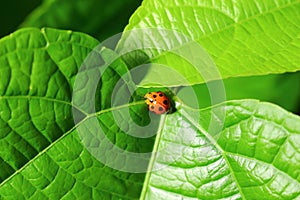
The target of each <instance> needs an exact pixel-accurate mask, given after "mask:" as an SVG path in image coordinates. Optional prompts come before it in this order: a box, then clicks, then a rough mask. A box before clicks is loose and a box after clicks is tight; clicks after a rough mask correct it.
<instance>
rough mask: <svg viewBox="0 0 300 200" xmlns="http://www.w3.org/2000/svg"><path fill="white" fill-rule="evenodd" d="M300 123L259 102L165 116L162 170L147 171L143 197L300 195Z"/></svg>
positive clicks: (185, 109) (184, 110)
mask: <svg viewBox="0 0 300 200" xmlns="http://www.w3.org/2000/svg"><path fill="white" fill-rule="evenodd" d="M195 116H198V118H197V117H195ZM174 121H176V125H175V126H174ZM299 123H300V120H299V117H298V116H295V115H293V114H291V113H288V112H286V111H284V110H283V109H281V108H279V107H277V106H275V105H272V104H269V103H260V102H258V101H254V100H239V101H228V102H226V104H220V105H216V106H214V107H211V108H207V109H203V110H201V111H200V113H199V110H191V109H190V108H188V107H185V106H183V108H182V109H180V110H179V112H178V113H176V114H173V115H168V116H167V117H166V121H165V125H164V128H163V131H162V133H161V134H160V135H159V137H158V138H159V141H157V142H158V145H157V149H155V151H157V152H159V154H157V156H156V157H155V158H154V159H153V160H152V162H151V166H152V169H157V168H160V170H157V171H152V172H150V173H148V175H147V177H146V181H145V185H144V189H143V193H142V198H141V199H298V198H299V197H300V176H299V175H300V171H299V169H300V162H299V158H300V151H299V146H300V129H299V127H300V124H299ZM183 127H184V128H183Z"/></svg>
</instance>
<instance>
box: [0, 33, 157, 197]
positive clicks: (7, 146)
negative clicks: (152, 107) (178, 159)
mask: <svg viewBox="0 0 300 200" xmlns="http://www.w3.org/2000/svg"><path fill="white" fill-rule="evenodd" d="M97 45H98V41H97V40H95V39H93V38H91V37H89V36H87V35H85V34H81V33H75V32H71V31H60V30H54V29H42V30H39V29H34V28H30V29H24V30H20V31H17V32H15V33H13V34H12V35H10V36H7V37H5V38H3V39H2V40H1V41H0V104H1V106H0V108H1V110H0V136H1V137H0V144H1V150H0V171H1V173H0V182H1V183H0V197H1V199H2V198H4V199H28V198H33V199H45V198H46V199H47V198H48V199H61V198H65V199H76V198H81V199H91V198H94V199H110V198H122V199H126V198H127V199H132V198H138V196H139V193H140V191H141V187H142V182H143V179H144V174H143V173H139V174H137V173H135V174H132V173H128V172H123V171H118V170H115V169H112V168H109V167H106V165H104V164H103V163H101V162H99V160H97V159H96V158H95V157H94V156H92V155H91V153H94V152H93V151H92V149H93V148H96V147H97V146H98V145H99V146H100V147H101V146H102V145H105V143H104V144H103V143H102V142H101V140H100V141H98V140H97V139H99V138H92V136H93V135H94V134H95V131H94V132H93V129H92V131H89V129H88V128H92V127H87V129H86V130H85V129H84V128H85V127H86V126H85V124H87V123H88V122H89V121H90V120H91V119H95V116H97V117H98V118H97V120H99V126H100V127H101V128H102V130H104V133H105V134H106V135H105V136H107V138H109V140H110V141H111V142H112V143H113V144H114V145H116V146H118V147H119V148H121V149H126V150H129V151H132V152H134V151H141V152H151V149H152V145H151V144H152V143H153V138H150V139H148V138H145V139H143V138H141V139H136V138H134V137H132V136H129V135H127V134H125V133H124V132H123V131H122V130H121V129H120V128H118V126H116V125H114V123H115V122H114V120H113V117H112V114H111V112H112V110H111V109H110V107H111V106H110V98H109V97H110V96H112V88H114V84H116V82H117V81H118V80H119V79H120V77H121V75H122V74H124V73H126V72H127V67H126V65H124V64H123V62H122V61H120V60H115V61H114V62H113V63H111V64H110V65H109V66H106V65H105V64H104V63H107V62H109V61H107V60H110V59H112V58H114V56H115V54H114V53H113V52H112V51H110V50H108V49H105V48H100V49H97V48H95V47H96V46H97ZM94 48H95V49H94ZM86 58H87V59H86ZM89 58H90V59H89ZM85 59H86V60H85ZM105 66H106V67H107V68H106V70H105V71H103V70H102V69H103V67H105ZM95 69H96V70H95ZM90 72H92V74H93V75H99V76H100V72H102V74H101V79H100V80H97V79H95V80H96V83H95V80H94V82H92V81H93V80H92V79H87V78H89V76H90V75H91V73H90ZM78 74H86V75H88V76H81V78H85V79H82V80H76V76H77V75H78ZM92 78H95V76H94V77H92ZM98 78H99V77H98ZM98 82H99V83H98ZM83 83H84V85H82V84H83ZM92 83H93V84H94V87H95V88H96V89H98V90H97V92H95V93H94V94H92V96H88V95H89V93H88V92H89V91H90V88H91V87H90V86H91V84H92ZM75 86H76V87H75ZM74 87H75V88H74ZM74 93H76V95H75V94H74ZM72 96H73V97H72ZM74 97H75V98H74ZM93 98H94V101H92V99H93ZM93 103H94V104H93ZM127 107H130V106H129V105H128V106H127ZM137 108H141V107H140V106H137ZM137 108H132V109H131V110H132V112H131V116H132V119H133V120H135V121H139V123H140V124H147V123H148V121H149V119H148V118H141V116H140V115H141V113H140V112H139V111H138V110H136V109H137ZM145 108H146V105H144V106H143V110H144V111H147V110H146V109H145ZM116 109H117V108H116ZM74 120H75V122H76V123H77V125H75V123H74ZM154 128H155V127H154ZM79 130H80V131H79ZM89 133H91V134H89ZM154 133H155V131H154ZM91 138H92V139H93V140H92V141H90V140H89V139H91ZM96 149H97V148H96ZM98 153H99V152H98ZM102 156H103V155H102ZM146 163H147V159H145V165H146ZM143 167H145V166H143ZM127 171H128V170H127ZM112 185H113V187H112Z"/></svg>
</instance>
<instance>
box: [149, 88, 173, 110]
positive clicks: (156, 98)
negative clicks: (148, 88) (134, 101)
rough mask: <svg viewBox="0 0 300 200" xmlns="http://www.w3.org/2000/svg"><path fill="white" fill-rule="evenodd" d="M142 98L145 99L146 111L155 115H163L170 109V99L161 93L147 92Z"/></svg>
mask: <svg viewBox="0 0 300 200" xmlns="http://www.w3.org/2000/svg"><path fill="white" fill-rule="evenodd" d="M144 98H146V104H147V105H148V109H149V110H150V111H152V112H154V113H155V114H158V115H160V114H164V113H166V112H168V111H169V109H170V106H171V104H170V99H169V98H168V97H167V96H166V95H165V94H164V93H163V92H160V91H159V92H149V93H147V94H146V95H145V96H144Z"/></svg>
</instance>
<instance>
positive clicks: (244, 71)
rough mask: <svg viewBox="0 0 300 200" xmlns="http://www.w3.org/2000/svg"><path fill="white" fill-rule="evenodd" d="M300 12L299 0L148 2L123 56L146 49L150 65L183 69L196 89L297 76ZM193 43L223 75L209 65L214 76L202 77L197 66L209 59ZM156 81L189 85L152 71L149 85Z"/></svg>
mask: <svg viewBox="0 0 300 200" xmlns="http://www.w3.org/2000/svg"><path fill="white" fill-rule="evenodd" d="M299 9H300V2H299V1H298V0H279V1H255V0H251V1H249V0H242V1H230V0H226V1H219V2H216V1H211V0H207V1H189V0H179V1H174V0H166V1H165V0H157V1H151V0H145V1H144V2H143V4H142V6H141V7H140V8H139V9H138V10H137V11H136V12H135V13H134V15H133V16H132V17H131V19H130V22H129V24H128V26H127V27H126V31H127V34H124V36H123V38H122V41H121V42H120V44H119V51H120V52H124V51H126V50H133V49H141V50H144V52H146V53H147V55H148V57H149V59H148V62H151V63H152V64H153V63H159V64H164V65H166V66H168V68H169V71H170V70H177V72H178V73H180V74H181V75H182V76H183V77H185V79H187V82H188V83H190V84H197V83H202V82H207V80H211V79H219V78H220V77H222V78H227V77H237V76H251V75H265V74H270V73H283V72H294V71H297V70H299V69H300V67H299V60H300V16H299V14H298V13H299ZM130 31H131V32H130ZM179 33H181V34H183V35H180V34H179ZM191 41H194V42H196V43H197V44H199V45H201V46H202V47H203V48H204V49H205V50H206V51H207V52H208V54H209V55H210V56H211V57H212V59H213V61H214V63H215V64H216V66H217V71H218V72H219V73H220V75H219V74H218V73H217V72H213V70H212V66H213V63H210V64H209V63H208V64H206V65H204V66H205V68H207V69H208V71H209V73H210V74H209V73H208V72H206V71H204V69H202V71H201V70H200V74H201V75H202V77H201V76H199V68H197V67H198V66H195V64H197V63H195V61H197V60H203V59H207V58H206V57H207V55H206V54H205V53H203V52H201V49H200V47H196V46H195V44H194V43H191ZM151 48H152V50H149V49H151ZM153 49H154V50H153ZM180 49H182V51H180ZM187 49H189V51H187ZM184 52H186V54H184ZM178 54H179V55H178ZM182 57H183V58H184V59H182ZM190 58H194V59H192V60H190ZM199 62H200V61H199ZM203 62H204V61H203ZM200 64H201V63H200ZM202 67H203V64H202ZM195 68H196V69H195ZM162 72H163V73H165V71H164V70H162ZM154 77H156V78H157V77H158V78H157V81H160V82H163V84H167V85H168V86H178V85H186V84H187V83H186V82H183V81H181V80H178V81H177V83H175V82H174V76H173V75H171V76H160V75H159V73H158V70H157V69H156V68H154V69H150V70H149V73H148V75H147V77H146V79H147V80H144V82H150V81H151V79H153V78H154ZM177 79H179V77H178V78H177Z"/></svg>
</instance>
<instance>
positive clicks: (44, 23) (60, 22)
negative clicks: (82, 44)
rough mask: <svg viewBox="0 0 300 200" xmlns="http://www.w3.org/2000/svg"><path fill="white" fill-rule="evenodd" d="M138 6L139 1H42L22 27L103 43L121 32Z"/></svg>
mask: <svg viewBox="0 0 300 200" xmlns="http://www.w3.org/2000/svg"><path fill="white" fill-rule="evenodd" d="M140 3H141V0H129V1H119V0H113V1H109V2H106V1H99V0H88V1H79V0H75V1H74V0H64V1H60V0H44V1H43V3H42V5H41V6H40V7H38V8H37V9H36V10H34V11H33V12H32V13H31V14H30V15H29V16H28V17H27V18H26V19H25V21H24V22H23V23H22V24H21V27H38V28H43V27H52V28H60V29H70V30H74V31H81V32H85V33H88V34H90V35H92V36H94V37H96V38H98V39H99V40H105V39H107V38H108V37H110V36H112V35H114V34H117V33H119V32H121V31H122V30H123V28H124V26H125V25H126V23H127V22H128V19H129V17H130V15H131V14H132V13H133V12H134V10H135V9H136V8H137V7H138V6H139V5H140ZM120 13H122V14H120ZM112 21H113V22H114V23H111V22H112Z"/></svg>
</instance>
